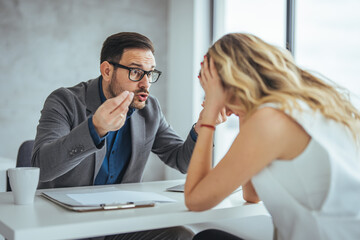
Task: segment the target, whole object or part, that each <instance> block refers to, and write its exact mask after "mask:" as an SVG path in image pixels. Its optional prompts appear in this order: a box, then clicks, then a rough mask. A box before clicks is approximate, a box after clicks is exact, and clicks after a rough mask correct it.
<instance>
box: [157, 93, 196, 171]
mask: <svg viewBox="0 0 360 240" xmlns="http://www.w3.org/2000/svg"><path fill="white" fill-rule="evenodd" d="M156 101H157V100H156ZM157 107H158V110H159V114H160V123H159V128H158V131H157V133H156V137H155V141H154V145H153V148H152V152H153V153H155V154H157V155H158V157H159V158H160V159H161V160H162V161H163V162H164V163H165V164H166V165H168V166H170V167H172V168H175V169H177V170H179V171H180V172H181V173H186V172H187V169H188V166H189V163H190V158H191V154H192V152H193V150H194V147H195V141H194V140H193V138H192V137H191V136H190V129H191V126H190V128H189V134H188V136H187V138H186V140H185V141H184V140H183V139H182V138H181V137H180V136H179V135H177V134H176V132H175V131H174V130H173V129H172V127H171V126H170V125H169V123H168V122H167V121H166V119H165V117H164V115H163V113H162V111H161V109H160V105H159V103H158V102H157Z"/></svg>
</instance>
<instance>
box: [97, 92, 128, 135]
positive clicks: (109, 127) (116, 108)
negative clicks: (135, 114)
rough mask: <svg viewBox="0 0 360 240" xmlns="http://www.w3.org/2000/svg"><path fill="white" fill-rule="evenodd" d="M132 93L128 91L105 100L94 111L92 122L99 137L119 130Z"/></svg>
mask: <svg viewBox="0 0 360 240" xmlns="http://www.w3.org/2000/svg"><path fill="white" fill-rule="evenodd" d="M133 97H134V93H132V92H131V93H129V92H128V91H124V92H122V93H121V94H120V95H118V96H116V97H114V98H111V99H108V100H106V101H105V102H104V103H103V104H102V105H101V106H100V107H99V108H98V109H97V110H96V112H95V114H94V116H93V119H92V120H93V124H94V127H95V130H96V132H97V133H98V134H99V136H100V137H103V136H105V134H107V133H108V132H109V131H117V130H119V129H120V128H121V127H122V126H123V125H124V123H125V120H126V114H127V112H128V110H129V105H130V103H131V101H132V99H133Z"/></svg>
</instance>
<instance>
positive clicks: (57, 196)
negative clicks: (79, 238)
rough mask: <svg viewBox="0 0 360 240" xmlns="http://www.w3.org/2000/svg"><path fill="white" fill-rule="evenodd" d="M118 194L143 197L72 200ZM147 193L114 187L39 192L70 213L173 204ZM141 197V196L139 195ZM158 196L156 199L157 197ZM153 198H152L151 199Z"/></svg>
mask: <svg viewBox="0 0 360 240" xmlns="http://www.w3.org/2000/svg"><path fill="white" fill-rule="evenodd" d="M119 193H137V194H144V197H140V198H139V197H138V198H134V200H135V201H123V202H116V201H113V200H114V199H112V200H111V199H110V200H111V201H110V202H109V199H103V200H104V201H103V202H102V203H99V201H101V200H98V202H96V201H95V203H86V202H85V203H84V202H81V201H76V200H75V199H74V198H72V197H71V196H72V195H74V194H75V195H81V194H83V195H85V196H87V195H86V194H97V195H96V196H98V197H99V196H100V197H101V196H103V195H104V196H106V195H109V194H119ZM146 194H147V193H141V192H132V191H120V190H119V189H117V188H115V187H105V188H84V189H81V188H80V189H79V188H76V189H51V190H46V191H42V192H41V196H43V197H44V198H46V199H48V200H50V201H52V202H54V203H56V204H58V205H60V206H62V207H64V208H66V209H68V210H72V211H76V212H89V211H107V210H124V209H133V208H145V207H154V206H155V203H156V202H174V201H175V200H173V199H170V198H167V197H164V196H161V195H158V194H156V193H149V194H151V196H147V195H146ZM140 196H142V195H140ZM157 196H158V197H157ZM151 197H153V198H151Z"/></svg>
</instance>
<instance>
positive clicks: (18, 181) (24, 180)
mask: <svg viewBox="0 0 360 240" xmlns="http://www.w3.org/2000/svg"><path fill="white" fill-rule="evenodd" d="M8 175H9V180H10V186H11V190H12V192H13V196H14V202H15V204H21V205H24V204H32V203H33V202H34V198H35V191H36V188H37V186H38V183H39V176H40V168H37V167H18V168H9V169H8Z"/></svg>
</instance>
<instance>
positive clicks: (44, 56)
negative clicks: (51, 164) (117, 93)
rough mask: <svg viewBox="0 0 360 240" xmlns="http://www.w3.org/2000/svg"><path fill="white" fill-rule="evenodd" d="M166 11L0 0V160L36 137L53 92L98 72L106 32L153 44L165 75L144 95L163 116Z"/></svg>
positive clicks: (111, 2) (163, 2)
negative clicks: (157, 105)
mask: <svg viewBox="0 0 360 240" xmlns="http://www.w3.org/2000/svg"><path fill="white" fill-rule="evenodd" d="M167 12H168V1H167V0H106V1H102V0H76V1H70V0H64V1H58V0H0V36H1V37H0V53H1V56H2V57H1V58H0V72H1V76H0V81H1V88H0V96H1V101H0V133H1V137H0V157H6V158H12V159H15V158H16V155H17V150H18V147H19V145H20V144H21V142H23V141H24V140H27V139H31V138H34V137H35V134H36V126H37V123H38V120H39V117H40V110H41V109H42V106H43V103H44V101H45V99H46V97H47V96H48V95H49V94H50V93H51V92H52V91H53V90H55V89H56V88H58V87H61V86H65V87H66V86H73V85H75V84H77V83H78V82H81V81H87V80H88V79H91V78H95V77H97V76H98V75H99V74H100V71H99V58H100V49H101V46H102V43H103V41H104V40H105V38H106V37H107V36H109V35H111V34H113V33H117V32H121V31H135V32H139V33H142V34H144V35H146V36H148V37H149V38H150V39H151V40H152V41H153V42H154V45H155V48H156V53H155V56H156V61H157V68H158V69H160V70H162V71H163V72H164V75H162V77H161V79H160V81H159V82H157V83H156V84H155V85H153V86H152V88H151V93H152V94H153V95H155V96H157V98H158V99H159V101H160V103H161V105H162V108H163V110H164V112H165V114H166V89H167V86H166V85H167V83H166V78H167V74H166V72H167V71H166V70H167V65H166V63H167V42H168V40H167V29H168V25H167V22H168V21H167V19H168V16H167Z"/></svg>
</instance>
